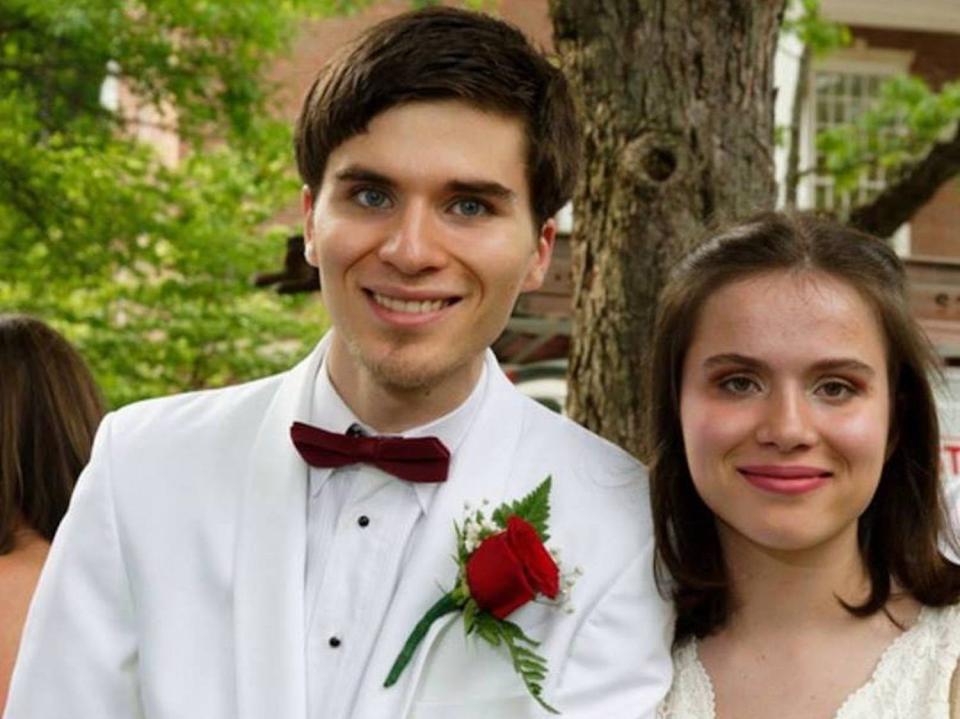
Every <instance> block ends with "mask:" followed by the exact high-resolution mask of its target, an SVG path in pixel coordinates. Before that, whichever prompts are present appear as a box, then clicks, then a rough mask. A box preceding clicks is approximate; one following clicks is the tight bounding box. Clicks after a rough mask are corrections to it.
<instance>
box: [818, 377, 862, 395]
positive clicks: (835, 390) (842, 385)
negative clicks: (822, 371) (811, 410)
mask: <svg viewBox="0 0 960 719" xmlns="http://www.w3.org/2000/svg"><path fill="white" fill-rule="evenodd" d="M817 394H819V395H821V396H823V397H826V398H827V399H846V398H847V397H850V396H852V395H854V394H856V389H855V388H854V387H852V386H851V385H850V384H849V383H847V382H841V381H840V380H829V381H827V382H822V383H821V384H820V385H819V386H818V387H817Z"/></svg>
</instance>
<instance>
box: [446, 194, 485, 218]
mask: <svg viewBox="0 0 960 719" xmlns="http://www.w3.org/2000/svg"><path fill="white" fill-rule="evenodd" d="M451 209H452V210H453V212H454V214H457V215H462V216H464V217H478V216H480V215H488V214H490V208H489V207H488V206H487V204H486V203H484V202H481V201H480V200H471V199H469V198H466V199H462V200H457V201H456V202H454V203H453V205H451Z"/></svg>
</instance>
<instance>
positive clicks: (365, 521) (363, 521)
mask: <svg viewBox="0 0 960 719" xmlns="http://www.w3.org/2000/svg"><path fill="white" fill-rule="evenodd" d="M357 524H359V525H360V526H361V527H366V526H368V525H369V524H370V517H368V516H367V515H365V514H361V515H360V518H359V519H358V520H357Z"/></svg>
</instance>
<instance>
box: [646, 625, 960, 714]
mask: <svg viewBox="0 0 960 719" xmlns="http://www.w3.org/2000/svg"><path fill="white" fill-rule="evenodd" d="M958 657H960V606H951V607H945V608H942V609H931V608H930V607H924V608H923V609H921V611H920V614H919V616H918V617H917V621H916V622H915V623H914V625H913V626H912V627H910V629H908V630H907V631H906V632H904V633H903V634H901V635H900V636H899V637H897V638H896V639H895V640H894V641H893V642H891V643H890V645H889V646H888V647H887V649H886V650H885V651H884V653H883V654H882V655H881V657H880V661H879V662H877V666H876V668H875V669H874V670H873V675H872V676H871V677H870V680H869V681H868V682H867V683H866V684H864V685H863V686H861V687H860V688H859V689H857V690H856V691H854V692H853V693H852V694H851V695H850V696H848V697H847V699H846V701H844V703H843V705H842V706H841V707H840V710H839V711H838V712H837V713H836V715H835V716H834V719H949V716H950V680H951V678H952V677H953V672H954V670H955V669H956V668H957V660H958ZM673 671H674V677H673V686H672V687H671V688H670V692H669V693H668V694H667V696H666V698H665V699H664V700H663V702H661V704H660V707H659V708H658V710H657V717H658V719H715V717H716V713H715V707H714V697H713V685H712V684H711V683H710V677H709V675H708V674H707V672H706V669H705V668H704V666H703V664H701V663H700V659H699V657H698V656H697V642H696V640H694V639H691V640H688V641H686V642H684V643H683V644H682V645H680V646H679V647H677V649H676V650H675V651H674V653H673Z"/></svg>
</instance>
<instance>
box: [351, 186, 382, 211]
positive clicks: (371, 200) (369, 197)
mask: <svg viewBox="0 0 960 719" xmlns="http://www.w3.org/2000/svg"><path fill="white" fill-rule="evenodd" d="M353 196H354V198H355V199H356V201H357V203H358V204H359V205H361V206H363V207H369V208H371V209H374V210H380V209H383V208H384V207H388V206H389V204H390V198H389V197H388V196H387V193H385V192H381V191H380V190H374V189H372V188H369V187H365V188H363V189H360V190H357V191H356V192H355V193H354V194H353Z"/></svg>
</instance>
